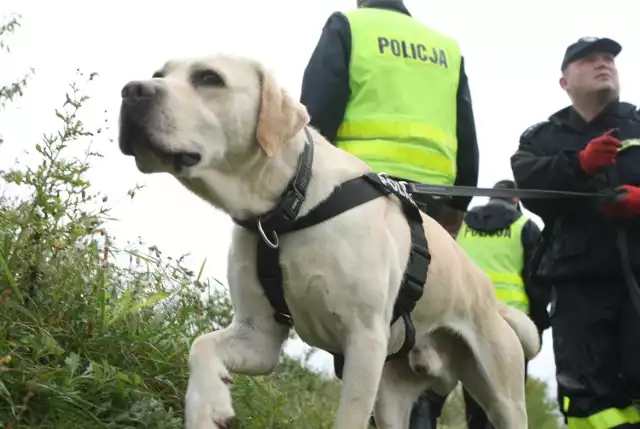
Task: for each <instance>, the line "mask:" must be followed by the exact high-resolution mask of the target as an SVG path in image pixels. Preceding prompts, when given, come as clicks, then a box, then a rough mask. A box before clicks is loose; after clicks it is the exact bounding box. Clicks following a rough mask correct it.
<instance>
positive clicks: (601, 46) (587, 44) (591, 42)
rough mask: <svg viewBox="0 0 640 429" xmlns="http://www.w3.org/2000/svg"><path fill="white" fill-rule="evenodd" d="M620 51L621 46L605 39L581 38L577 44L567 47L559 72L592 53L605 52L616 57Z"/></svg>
mask: <svg viewBox="0 0 640 429" xmlns="http://www.w3.org/2000/svg"><path fill="white" fill-rule="evenodd" d="M621 50H622V46H620V44H619V43H618V42H616V41H615V40H612V39H607V38H606V37H602V38H601V37H582V38H580V39H578V41H577V42H575V43H572V44H571V45H569V47H568V48H567V50H566V52H565V53H564V59H563V60H562V66H561V68H560V70H562V71H564V70H565V69H566V68H567V66H568V65H569V64H570V63H572V62H574V61H576V60H579V59H580V58H584V57H586V56H587V55H590V54H593V53H594V52H607V53H609V54H612V55H613V56H614V57H616V56H617V55H618V54H619V53H620V51H621Z"/></svg>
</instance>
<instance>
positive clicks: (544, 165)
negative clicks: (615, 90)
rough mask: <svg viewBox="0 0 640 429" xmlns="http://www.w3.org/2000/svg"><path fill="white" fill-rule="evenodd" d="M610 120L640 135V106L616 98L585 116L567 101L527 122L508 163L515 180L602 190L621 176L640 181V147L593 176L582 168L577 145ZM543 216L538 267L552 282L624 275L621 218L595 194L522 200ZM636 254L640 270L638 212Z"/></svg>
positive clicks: (633, 226)
mask: <svg viewBox="0 0 640 429" xmlns="http://www.w3.org/2000/svg"><path fill="white" fill-rule="evenodd" d="M611 128H618V130H619V131H618V132H617V135H616V136H617V137H618V138H619V139H620V140H623V141H624V140H627V139H638V138H640V112H639V111H638V109H637V108H636V106H634V105H632V104H629V103H623V102H619V101H616V102H614V103H611V104H610V105H609V106H607V107H606V108H605V109H604V110H603V111H602V112H601V113H600V114H599V115H598V116H597V117H596V118H595V119H594V120H593V121H591V122H590V123H586V122H585V121H584V120H583V119H582V118H581V117H580V116H579V115H578V114H577V112H576V111H575V110H573V108H571V107H567V108H564V109H562V110H560V111H558V112H556V113H555V114H553V115H551V116H550V117H549V120H547V121H545V122H542V123H539V124H537V125H534V126H532V127H530V128H529V129H528V130H526V131H525V132H524V133H523V134H522V136H521V138H520V146H519V148H518V151H517V152H516V153H515V154H514V155H513V156H512V158H511V167H512V170H513V175H514V179H515V182H516V184H517V187H518V188H527V189H549V190H560V191H579V192H598V191H601V190H604V189H612V188H616V187H617V186H619V185H622V184H629V185H635V186H640V147H631V148H629V149H625V150H623V151H621V152H620V153H619V154H618V156H617V164H616V165H615V166H611V167H607V168H606V169H604V170H603V172H602V173H600V174H598V175H596V176H589V175H587V174H586V173H585V172H583V171H582V169H581V168H580V164H579V161H578V156H579V153H580V151H581V150H582V149H584V148H585V147H586V146H587V144H588V143H589V142H590V141H591V140H592V139H594V138H595V137H598V136H600V135H602V134H603V133H605V132H606V131H607V130H609V129H611ZM522 202H523V204H524V206H525V207H526V208H527V209H529V210H531V211H532V212H533V213H536V214H537V215H538V216H540V217H541V218H542V220H543V221H544V223H545V229H544V232H543V237H544V239H545V243H544V245H543V246H541V248H540V261H539V269H538V270H537V272H536V274H537V275H538V276H539V277H540V279H546V280H548V281H549V282H555V283H557V282H562V281H581V280H587V279H589V280H598V279H602V280H605V281H607V282H612V281H617V280H620V281H622V279H623V273H622V266H621V264H620V253H619V251H618V248H617V245H616V234H617V231H618V227H619V224H618V223H617V222H616V221H613V220H611V219H609V218H608V217H606V216H605V215H604V214H603V213H602V212H601V211H600V210H599V203H597V202H596V201H592V200H575V199H572V200H562V201H559V200H542V199H529V200H527V199H526V198H525V199H523V200H522ZM628 229H629V232H628V242H629V243H628V244H629V252H630V257H631V262H632V264H633V265H634V267H635V270H636V272H640V217H636V218H635V219H634V220H632V221H631V222H630V223H629V225H628Z"/></svg>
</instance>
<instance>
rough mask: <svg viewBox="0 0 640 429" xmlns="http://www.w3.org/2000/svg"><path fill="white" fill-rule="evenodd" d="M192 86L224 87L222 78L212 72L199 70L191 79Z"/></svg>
mask: <svg viewBox="0 0 640 429" xmlns="http://www.w3.org/2000/svg"><path fill="white" fill-rule="evenodd" d="M192 80H193V84H194V85H200V86H225V84H224V80H223V79H222V76H220V75H219V74H218V73H216V72H215V71H213V70H201V71H198V72H195V73H194V74H193V77H192Z"/></svg>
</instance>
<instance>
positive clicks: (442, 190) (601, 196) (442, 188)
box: [406, 183, 620, 204]
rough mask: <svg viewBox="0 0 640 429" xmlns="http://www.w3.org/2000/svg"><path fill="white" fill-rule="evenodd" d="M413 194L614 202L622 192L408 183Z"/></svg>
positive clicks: (408, 187)
mask: <svg viewBox="0 0 640 429" xmlns="http://www.w3.org/2000/svg"><path fill="white" fill-rule="evenodd" d="M406 186H407V189H408V190H409V192H411V193H412V194H418V195H420V194H424V195H436V196H442V197H454V196H455V197H491V198H539V199H567V198H577V199H591V200H593V199H597V200H600V201H601V202H602V203H605V204H606V203H609V202H614V201H615V199H616V198H619V196H620V193H615V194H612V193H611V192H597V193H592V192H572V191H547V190H540V189H494V188H474V187H472V186H450V185H426V184H422V183H411V184H407V185H406Z"/></svg>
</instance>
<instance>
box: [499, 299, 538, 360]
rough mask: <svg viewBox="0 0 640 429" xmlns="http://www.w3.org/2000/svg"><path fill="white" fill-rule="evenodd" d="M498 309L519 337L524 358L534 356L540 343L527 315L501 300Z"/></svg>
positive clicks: (534, 327)
mask: <svg viewBox="0 0 640 429" xmlns="http://www.w3.org/2000/svg"><path fill="white" fill-rule="evenodd" d="M498 311H499V312H500V315H501V316H502V318H503V319H504V320H505V321H506V322H507V323H508V324H509V326H511V329H513V330H514V331H515V333H516V335H517V336H518V338H519V339H520V344H522V349H523V350H524V356H525V358H527V360H531V359H533V358H534V357H536V356H537V355H538V353H539V352H540V347H541V346H542V344H541V342H540V336H539V335H538V328H537V327H536V325H535V324H534V323H533V321H532V320H531V319H530V318H529V316H527V315H526V314H525V313H523V312H522V311H520V310H518V309H516V308H513V307H509V306H508V305H506V304H504V303H503V302H501V301H498Z"/></svg>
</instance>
